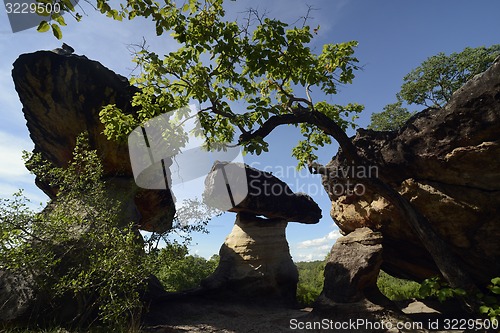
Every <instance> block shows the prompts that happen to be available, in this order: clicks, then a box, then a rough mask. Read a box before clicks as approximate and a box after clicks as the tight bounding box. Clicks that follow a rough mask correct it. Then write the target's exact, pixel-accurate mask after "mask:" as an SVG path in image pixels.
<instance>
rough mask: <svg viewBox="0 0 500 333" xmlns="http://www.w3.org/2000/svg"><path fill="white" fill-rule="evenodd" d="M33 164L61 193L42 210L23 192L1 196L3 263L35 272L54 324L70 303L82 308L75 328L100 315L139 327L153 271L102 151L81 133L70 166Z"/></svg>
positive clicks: (23, 271)
mask: <svg viewBox="0 0 500 333" xmlns="http://www.w3.org/2000/svg"><path fill="white" fill-rule="evenodd" d="M26 156H27V157H28V155H26ZM27 165H28V166H29V168H30V169H31V170H32V172H33V173H34V174H35V175H37V177H38V178H39V179H40V180H42V181H45V182H47V183H49V184H50V186H51V187H52V188H56V189H57V197H56V200H54V201H53V202H52V203H50V204H49V205H48V206H47V207H46V208H45V209H44V210H43V211H42V212H41V213H35V212H33V211H32V210H31V209H30V208H29V207H28V202H27V199H25V198H23V197H22V195H21V194H16V195H15V196H14V197H13V198H11V199H2V200H1V201H0V221H1V223H0V266H1V267H2V269H6V270H8V271H11V272H17V273H20V274H22V275H24V276H33V277H34V279H35V283H36V287H35V289H36V291H37V294H38V295H39V296H40V297H45V298H47V299H48V303H49V304H51V305H52V309H51V312H49V313H48V314H45V316H46V317H47V318H44V319H46V320H48V321H50V320H51V319H50V316H52V318H55V320H59V319H60V320H64V321H66V320H67V319H68V318H64V319H63V318H58V317H57V315H58V311H60V310H61V309H62V308H61V307H64V306H67V304H68V302H70V303H71V304H76V305H77V307H78V308H77V313H75V314H74V315H75V317H74V318H72V319H71V324H72V325H77V326H82V325H87V324H89V320H91V319H92V318H93V316H94V315H95V313H97V314H98V318H99V320H100V322H101V323H103V324H106V325H109V326H112V327H114V328H116V329H117V330H118V329H119V328H120V327H125V326H127V325H129V324H133V321H134V320H136V321H137V320H138V317H139V315H140V312H141V307H142V303H141V300H140V292H141V290H142V289H143V288H144V286H145V280H146V277H147V276H148V275H149V272H148V269H147V267H146V266H145V265H144V264H143V263H144V260H143V259H144V251H143V244H142V240H139V238H138V235H137V233H136V231H135V229H134V228H133V226H132V225H129V224H125V225H120V219H119V213H120V209H121V204H120V203H119V202H117V201H114V200H111V199H110V198H109V196H107V195H106V191H105V185H104V183H103V182H102V181H101V176H102V166H101V164H100V161H99V159H98V157H97V153H96V151H92V150H89V146H88V142H87V140H86V139H85V138H84V137H83V136H80V137H79V138H78V140H77V145H76V148H75V150H74V153H73V158H72V160H71V161H70V162H69V164H68V166H67V168H58V167H55V166H53V165H51V164H50V163H49V162H46V161H43V160H42V158H41V156H40V155H32V156H31V159H30V160H29V161H28V162H27ZM65 304H66V305H65ZM42 310H46V309H42ZM136 323H137V322H136Z"/></svg>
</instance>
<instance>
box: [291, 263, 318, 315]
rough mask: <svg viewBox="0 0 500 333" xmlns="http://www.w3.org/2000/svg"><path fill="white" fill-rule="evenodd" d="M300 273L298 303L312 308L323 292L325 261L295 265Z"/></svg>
mask: <svg viewBox="0 0 500 333" xmlns="http://www.w3.org/2000/svg"><path fill="white" fill-rule="evenodd" d="M295 265H296V266H297V270H298V271H299V283H298V285H297V301H299V303H301V304H302V305H304V306H311V305H312V304H313V303H314V301H315V300H316V299H317V298H318V296H319V294H321V291H322V290H323V281H324V279H325V278H324V271H325V261H324V260H317V261H311V262H297V263H295Z"/></svg>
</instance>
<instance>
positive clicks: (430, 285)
mask: <svg viewBox="0 0 500 333" xmlns="http://www.w3.org/2000/svg"><path fill="white" fill-rule="evenodd" d="M419 294H420V297H422V298H427V297H437V299H438V300H439V301H440V302H444V301H445V300H447V299H449V298H454V297H457V296H460V297H461V296H465V291H464V290H463V289H460V288H452V287H450V285H449V284H448V283H447V282H446V281H443V280H442V279H441V278H439V277H433V278H430V279H425V280H424V282H422V285H421V286H420V289H419Z"/></svg>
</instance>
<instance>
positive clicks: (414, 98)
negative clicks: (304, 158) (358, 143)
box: [368, 44, 500, 131]
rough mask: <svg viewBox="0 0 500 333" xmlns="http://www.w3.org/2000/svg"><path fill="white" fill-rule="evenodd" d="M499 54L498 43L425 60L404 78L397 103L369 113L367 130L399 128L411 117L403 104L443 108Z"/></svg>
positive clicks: (468, 48) (499, 45) (499, 47)
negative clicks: (377, 111)
mask: <svg viewBox="0 0 500 333" xmlns="http://www.w3.org/2000/svg"><path fill="white" fill-rule="evenodd" d="M499 55H500V44H496V45H492V46H490V47H484V46H481V47H476V48H471V47H466V48H465V49H464V50H463V51H462V52H460V53H452V54H450V55H448V56H447V55H445V54H444V53H443V52H441V53H438V54H437V55H434V56H432V57H429V58H427V59H426V60H425V61H424V62H422V64H420V66H418V67H417V68H415V69H413V70H412V71H411V72H410V73H408V74H407V75H406V76H405V77H404V79H403V80H404V83H403V85H402V86H401V91H400V92H399V93H397V94H396V97H397V102H396V103H393V104H388V105H386V106H385V107H384V111H382V112H379V113H373V114H372V116H371V123H370V125H368V128H369V129H373V130H375V131H393V130H397V129H399V128H401V127H402V126H403V125H404V123H405V122H406V121H407V120H408V119H409V118H410V117H411V116H412V115H413V114H414V113H413V112H409V111H408V109H407V108H405V107H403V106H402V105H403V103H406V104H418V105H423V106H426V107H437V108H440V107H443V106H444V105H445V104H446V103H448V101H449V100H450V98H451V95H452V94H453V93H454V92H455V91H456V90H458V88H460V87H461V86H463V85H464V84H465V83H466V82H467V81H468V80H470V79H471V78H472V77H474V75H477V74H479V73H481V72H484V71H485V70H486V69H487V68H488V67H489V66H491V64H492V63H493V60H495V58H496V57H497V56H499Z"/></svg>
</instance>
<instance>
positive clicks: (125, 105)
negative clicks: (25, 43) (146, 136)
mask: <svg viewBox="0 0 500 333" xmlns="http://www.w3.org/2000/svg"><path fill="white" fill-rule="evenodd" d="M12 77H13V79H14V83H15V87H16V90H17V92H18V94H19V98H20V100H21V103H22V104H23V113H24V116H25V118H26V125H27V127H28V129H29V131H30V136H31V139H32V140H33V142H34V144H35V149H34V152H40V153H41V154H42V156H43V157H44V158H45V159H47V160H49V161H50V162H52V163H53V164H54V165H56V166H58V167H61V166H65V165H66V164H67V163H68V161H69V160H70V158H71V156H72V152H73V148H74V147H75V143H76V137H77V136H78V135H79V134H81V133H82V132H87V133H88V134H89V141H90V146H91V149H96V150H97V152H98V154H99V157H100V158H101V159H102V163H103V168H104V180H105V181H106V182H107V184H108V193H109V195H110V196H111V197H113V198H115V199H119V200H120V201H122V203H123V216H122V219H123V220H124V222H125V223H129V222H130V221H134V222H136V223H137V224H138V225H139V226H140V228H141V229H143V230H148V231H158V232H164V231H166V230H168V229H169V228H170V226H171V223H172V219H173V216H174V214H175V208H174V202H173V198H172V196H171V193H170V191H167V190H163V191H161V190H153V191H150V190H143V189H139V188H138V187H137V186H136V184H135V182H134V178H133V175H132V170H131V165H130V157H129V152H128V147H127V144H126V143H124V142H117V141H110V140H107V138H106V137H105V136H104V135H103V130H104V126H103V124H102V123H101V122H100V120H99V112H100V111H101V108H102V107H103V106H106V105H108V104H116V105H117V107H119V108H120V109H122V110H123V111H124V112H125V113H134V112H135V110H134V108H133V107H132V105H131V100H132V96H133V95H134V94H135V93H136V92H137V91H138V89H137V88H135V87H133V86H131V85H130V83H129V82H128V80H127V78H125V77H123V76H121V75H118V74H116V73H114V72H112V71H111V70H109V69H107V68H106V67H104V66H103V65H101V64H100V63H99V62H97V61H92V60H89V59H87V58H86V57H84V56H77V55H58V54H56V53H54V52H51V51H38V52H34V53H29V54H23V55H21V56H19V58H18V59H17V60H16V62H15V63H14V68H13V70H12ZM37 185H38V187H40V188H41V189H42V190H43V191H44V192H45V193H46V194H47V195H48V196H49V197H51V198H54V197H55V191H56V189H54V188H51V187H50V186H49V185H48V184H45V183H43V182H41V181H40V180H37ZM138 213H139V214H138Z"/></svg>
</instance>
